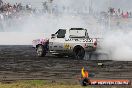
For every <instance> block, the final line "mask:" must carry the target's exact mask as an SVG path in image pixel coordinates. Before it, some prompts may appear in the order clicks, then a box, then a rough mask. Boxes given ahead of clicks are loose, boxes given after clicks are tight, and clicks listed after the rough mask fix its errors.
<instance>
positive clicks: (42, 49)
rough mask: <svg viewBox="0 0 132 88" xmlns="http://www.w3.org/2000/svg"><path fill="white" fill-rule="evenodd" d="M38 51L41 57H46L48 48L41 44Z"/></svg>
mask: <svg viewBox="0 0 132 88" xmlns="http://www.w3.org/2000/svg"><path fill="white" fill-rule="evenodd" d="M36 51H37V55H38V56H39V57H44V56H45V55H46V50H45V48H44V46H43V45H39V46H38V47H37V50H36Z"/></svg>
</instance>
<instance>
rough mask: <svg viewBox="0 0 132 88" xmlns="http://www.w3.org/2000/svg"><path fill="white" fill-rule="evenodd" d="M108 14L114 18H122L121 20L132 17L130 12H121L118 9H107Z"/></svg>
mask: <svg viewBox="0 0 132 88" xmlns="http://www.w3.org/2000/svg"><path fill="white" fill-rule="evenodd" d="M108 13H110V15H111V16H114V17H122V18H130V17H132V13H131V12H130V11H123V10H121V9H120V8H119V9H115V8H109V11H108Z"/></svg>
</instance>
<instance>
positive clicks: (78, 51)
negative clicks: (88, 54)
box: [73, 46, 85, 59]
mask: <svg viewBox="0 0 132 88" xmlns="http://www.w3.org/2000/svg"><path fill="white" fill-rule="evenodd" d="M73 53H74V58H76V59H83V58H84V56H85V50H84V48H83V47H81V46H76V47H75V48H74V50H73Z"/></svg>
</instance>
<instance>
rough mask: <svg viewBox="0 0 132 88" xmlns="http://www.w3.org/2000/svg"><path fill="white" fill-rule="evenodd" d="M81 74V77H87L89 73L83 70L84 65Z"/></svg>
mask: <svg viewBox="0 0 132 88" xmlns="http://www.w3.org/2000/svg"><path fill="white" fill-rule="evenodd" d="M81 74H82V78H88V77H89V73H88V71H86V70H84V67H83V68H82V70H81Z"/></svg>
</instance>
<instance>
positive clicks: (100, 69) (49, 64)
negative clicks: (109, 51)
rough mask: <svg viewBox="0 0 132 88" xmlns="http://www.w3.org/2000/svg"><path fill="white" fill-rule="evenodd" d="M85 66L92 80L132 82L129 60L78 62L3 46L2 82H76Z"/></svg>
mask: <svg viewBox="0 0 132 88" xmlns="http://www.w3.org/2000/svg"><path fill="white" fill-rule="evenodd" d="M98 64H103V65H101V66H99V65H98ZM82 67H85V69H87V70H88V71H89V73H90V74H91V77H90V78H92V79H130V80H131V79H132V62H130V61H111V60H76V59H71V58H68V57H67V58H66V57H65V58H58V57H55V56H51V55H47V56H46V57H37V55H36V52H35V49H33V48H32V46H0V81H16V80H32V79H39V80H50V81H53V82H55V81H67V82H77V81H78V78H79V77H80V74H81V68H82Z"/></svg>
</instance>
